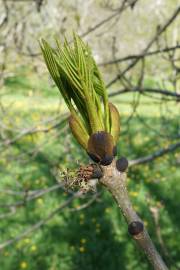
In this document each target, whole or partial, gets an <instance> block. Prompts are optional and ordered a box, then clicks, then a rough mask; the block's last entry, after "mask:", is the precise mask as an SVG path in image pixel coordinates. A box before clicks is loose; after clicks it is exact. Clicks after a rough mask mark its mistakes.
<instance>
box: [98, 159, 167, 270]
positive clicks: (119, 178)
mask: <svg viewBox="0 0 180 270" xmlns="http://www.w3.org/2000/svg"><path fill="white" fill-rule="evenodd" d="M103 171H104V176H103V177H102V178H101V179H100V182H101V183H102V184H103V185H104V186H106V188H107V189H108V190H109V191H110V193H111V194H112V195H113V197H114V198H115V200H116V202H117V204H118V206H119V208H120V209H121V211H122V214H123V216H124V218H125V220H126V222H127V224H128V231H129V232H130V234H131V235H132V237H133V239H134V240H135V241H136V242H137V243H138V245H139V247H140V248H141V249H142V250H143V251H144V252H145V254H146V256H147V258H148V260H149V262H150V263H151V264H152V266H153V267H154V269H155V270H168V268H167V266H166V265H165V263H164V262H163V260H162V258H161V256H160V255H159V253H158V251H157V250H156V248H155V246H154V244H153V242H152V240H151V238H150V236H149V234H148V232H147V230H146V228H145V227H144V225H143V222H142V220H141V219H140V217H139V216H138V215H137V213H136V212H135V211H134V209H133V207H132V204H131V202H130V199H129V196H128V192H127V188H126V173H123V172H119V171H118V170H117V168H116V162H115V161H113V163H112V164H111V165H109V166H106V167H103Z"/></svg>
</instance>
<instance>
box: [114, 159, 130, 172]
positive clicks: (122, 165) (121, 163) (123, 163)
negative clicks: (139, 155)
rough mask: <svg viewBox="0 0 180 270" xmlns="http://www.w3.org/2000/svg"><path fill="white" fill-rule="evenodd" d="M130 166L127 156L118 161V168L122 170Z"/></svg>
mask: <svg viewBox="0 0 180 270" xmlns="http://www.w3.org/2000/svg"><path fill="white" fill-rule="evenodd" d="M127 167H128V160H127V159H126V158H125V157H121V158H120V159H118V160H117V161H116V168H117V170H118V171H120V172H125V171H126V169H127Z"/></svg>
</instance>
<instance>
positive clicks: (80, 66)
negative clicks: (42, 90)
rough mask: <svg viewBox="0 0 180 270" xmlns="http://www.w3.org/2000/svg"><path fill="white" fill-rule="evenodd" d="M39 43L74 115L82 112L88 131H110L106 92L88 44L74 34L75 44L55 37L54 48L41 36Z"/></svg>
mask: <svg viewBox="0 0 180 270" xmlns="http://www.w3.org/2000/svg"><path fill="white" fill-rule="evenodd" d="M40 46H41V50H42V53H43V56H44V59H45V63H46V65H47V68H48V70H49V73H50V74H51V77H52V79H53V80H54V82H55V83H56V85H57V87H58V88H59V91H60V92H61V94H62V97H63V98H64V100H65V102H66V104H67V106H68V108H69V110H70V111H71V113H72V115H73V116H74V117H79V116H78V114H79V115H80V118H79V119H82V121H83V123H84V128H85V129H86V131H87V134H89V135H91V134H92V133H94V132H97V131H103V130H104V131H107V132H110V126H111V123H110V116H109V106H108V98H107V92H106V89H105V85H104V82H103V80H102V77H101V74H100V72H99V69H98V67H97V65H96V62H95V60H94V58H93V56H92V53H91V50H90V48H89V46H88V45H87V44H86V43H84V42H83V41H82V39H81V38H80V37H79V36H78V35H76V34H75V33H74V34H73V43H72V45H71V44H69V43H68V41H67V40H66V39H65V41H64V43H63V44H61V43H60V42H59V41H58V40H56V48H55V49H54V48H52V47H51V46H50V45H49V44H48V43H47V42H46V41H45V40H43V39H42V40H41V41H40ZM76 119H77V118H76ZM74 125H75V124H74ZM73 130H74V129H73ZM73 133H74V134H75V131H73ZM81 133H82V130H81ZM76 137H77V134H76ZM81 145H82V143H81Z"/></svg>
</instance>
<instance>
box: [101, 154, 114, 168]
mask: <svg viewBox="0 0 180 270" xmlns="http://www.w3.org/2000/svg"><path fill="white" fill-rule="evenodd" d="M113 158H114V157H113V156H109V155H105V157H104V158H103V159H102V160H101V161H100V164H101V165H103V166H107V165H110V164H111V163H112V161H113Z"/></svg>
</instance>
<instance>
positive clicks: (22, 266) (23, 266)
mask: <svg viewBox="0 0 180 270" xmlns="http://www.w3.org/2000/svg"><path fill="white" fill-rule="evenodd" d="M27 267H28V264H27V262H25V261H23V262H21V263H20V268H21V269H27Z"/></svg>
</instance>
